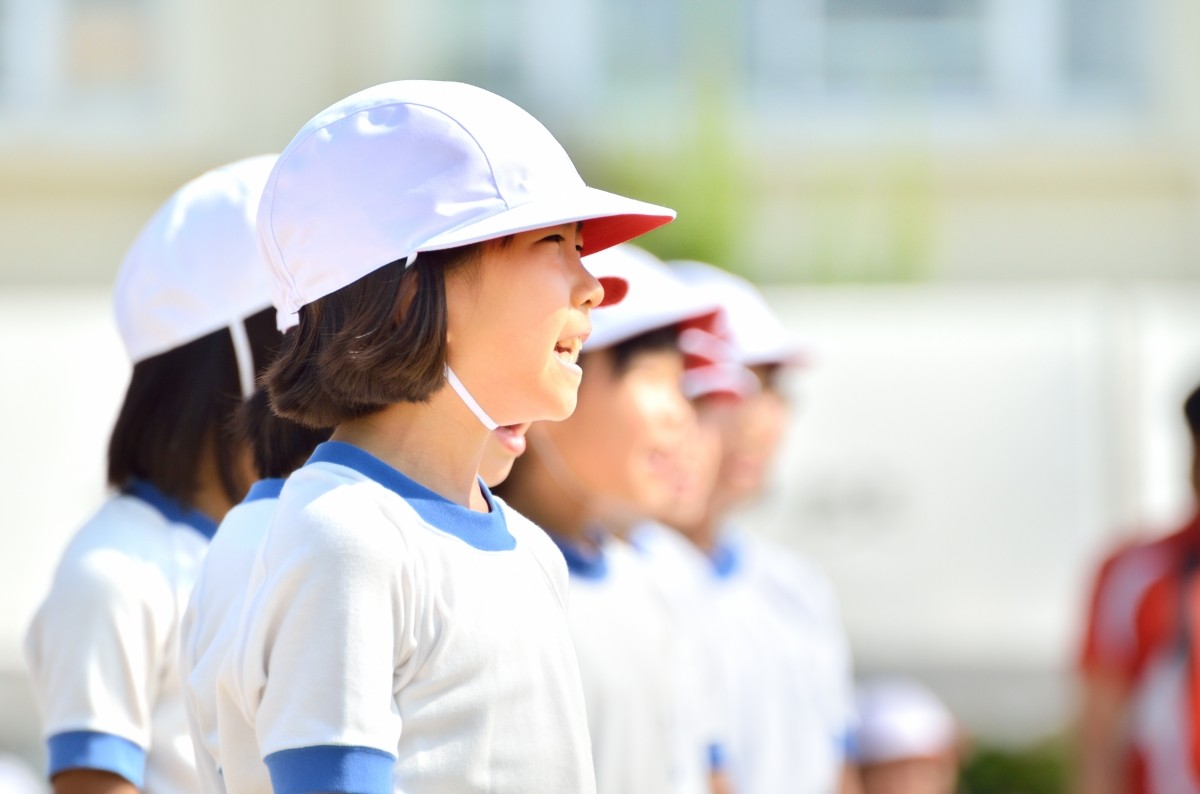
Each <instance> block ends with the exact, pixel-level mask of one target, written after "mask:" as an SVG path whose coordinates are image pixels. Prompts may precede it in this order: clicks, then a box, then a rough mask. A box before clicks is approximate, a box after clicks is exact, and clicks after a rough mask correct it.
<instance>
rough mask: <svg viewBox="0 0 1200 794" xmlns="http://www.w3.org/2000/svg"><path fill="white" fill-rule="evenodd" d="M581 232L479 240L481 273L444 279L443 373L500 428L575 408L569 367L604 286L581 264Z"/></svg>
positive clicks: (576, 380)
mask: <svg viewBox="0 0 1200 794" xmlns="http://www.w3.org/2000/svg"><path fill="white" fill-rule="evenodd" d="M582 247H583V234H582V230H581V225H580V224H577V223H568V224H563V225H561V226H553V227H549V228H545V229H538V230H536V231H531V232H521V233H519V234H515V235H512V236H511V237H508V238H505V239H504V240H496V241H490V242H488V243H485V244H484V246H483V250H482V253H481V261H480V264H479V266H478V267H475V268H465V269H462V270H459V271H455V272H453V273H451V274H449V275H448V276H447V279H446V303H447V309H448V313H449V323H448V324H449V329H448V332H447V339H448V343H449V360H450V366H451V368H452V369H453V370H454V372H455V374H457V375H458V377H459V378H460V379H461V380H462V381H463V383H464V384H465V385H466V387H467V389H468V390H469V391H470V392H471V394H472V396H473V397H474V398H475V400H476V401H478V402H479V404H480V405H481V406H482V407H483V409H484V410H485V411H486V412H487V413H488V415H489V416H491V417H492V419H493V420H495V421H496V422H498V423H500V424H501V425H514V424H521V423H525V422H531V421H536V420H540V419H550V420H560V419H565V418H566V417H568V416H570V415H571V413H572V412H573V411H574V410H575V402H576V398H577V396H578V390H579V384H580V380H581V377H582V370H581V369H580V368H579V366H578V364H577V363H576V361H577V359H578V358H579V351H580V348H581V347H582V346H583V342H584V340H585V339H587V336H588V334H589V333H590V332H591V319H590V317H589V314H590V312H591V309H592V308H593V307H595V306H597V305H599V303H600V301H601V300H603V298H604V289H603V288H602V287H601V286H600V282H599V281H597V280H596V278H595V277H594V276H592V275H591V274H590V273H589V272H588V271H587V270H585V269H584V267H583V263H582V262H581V261H580V251H581V250H582Z"/></svg>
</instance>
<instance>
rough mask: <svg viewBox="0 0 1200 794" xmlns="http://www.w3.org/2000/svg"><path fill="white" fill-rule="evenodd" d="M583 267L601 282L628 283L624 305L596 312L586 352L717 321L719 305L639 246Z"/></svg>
mask: <svg viewBox="0 0 1200 794" xmlns="http://www.w3.org/2000/svg"><path fill="white" fill-rule="evenodd" d="M586 234H587V232H586V231H585V232H584V235H585V240H586ZM583 263H584V265H586V266H587V268H588V270H590V271H591V272H592V273H594V274H595V275H596V277H597V278H599V279H600V280H601V282H603V281H604V280H605V279H606V278H613V277H616V278H620V279H623V280H625V281H626V282H628V284H629V290H628V292H626V293H625V297H624V300H623V301H621V303H620V304H619V305H616V306H613V307H612V308H607V309H605V310H604V311H602V312H594V313H593V314H592V333H591V335H590V336H589V337H588V340H587V342H585V343H584V345H583V350H584V352H585V353H586V352H589V351H593V350H600V349H602V348H605V347H612V346H613V345H615V344H618V343H619V342H624V341H625V340H626V339H632V338H633V337H635V336H639V335H641V334H644V333H648V332H650V331H654V330H657V329H659V328H667V327H670V326H683V325H684V324H686V323H691V322H696V321H701V322H702V324H708V325H711V324H712V323H715V322H717V316H718V314H719V313H720V310H721V307H720V306H719V305H718V304H717V302H716V301H714V300H712V299H711V297H709V296H707V295H705V294H702V293H701V292H699V291H697V290H693V289H690V288H689V287H688V286H687V285H686V284H684V283H683V282H681V281H680V280H679V279H678V278H676V277H675V275H674V274H673V273H672V272H671V269H670V268H668V267H667V266H666V265H665V264H663V263H662V261H661V260H660V259H659V258H658V257H656V256H654V254H652V253H650V252H649V251H645V250H643V249H641V248H638V247H637V246H635V245H629V244H625V245H618V246H615V247H613V248H609V249H607V250H606V251H603V252H601V253H598V254H593V255H591V256H587V257H585V258H584V260H583Z"/></svg>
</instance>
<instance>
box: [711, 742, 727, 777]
mask: <svg viewBox="0 0 1200 794" xmlns="http://www.w3.org/2000/svg"><path fill="white" fill-rule="evenodd" d="M726 763H727V761H726V758H725V745H723V744H721V743H720V742H713V743H712V744H710V745H709V746H708V771H709V773H710V774H712V773H716V772H723V771H725V764H726Z"/></svg>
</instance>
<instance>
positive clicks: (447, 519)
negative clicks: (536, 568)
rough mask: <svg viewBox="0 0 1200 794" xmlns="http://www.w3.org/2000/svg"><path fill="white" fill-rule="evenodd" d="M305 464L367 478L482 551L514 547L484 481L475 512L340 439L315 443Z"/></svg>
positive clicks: (513, 542) (427, 521)
mask: <svg viewBox="0 0 1200 794" xmlns="http://www.w3.org/2000/svg"><path fill="white" fill-rule="evenodd" d="M308 463H336V464H337V465H339V466H345V467H346V468H348V469H354V470H355V471H357V472H358V473H359V474H363V475H365V476H367V477H370V478H371V479H372V480H374V481H375V482H377V483H379V484H380V485H382V486H383V487H384V488H387V489H388V490H390V491H392V492H393V493H396V494H397V495H399V496H400V498H401V499H403V500H404V501H406V502H408V503H409V504H410V505H412V508H413V509H414V510H416V511H417V514H418V515H419V516H421V518H422V519H424V520H425V522H426V523H427V524H429V525H430V526H432V527H436V528H437V529H440V530H441V531H443V532H447V533H449V534H451V535H454V536H455V537H456V538H458V539H459V540H461V541H463V542H464V543H466V544H467V545H469V546H473V547H475V548H477V549H479V550H481V551H511V550H512V549H515V548H516V547H517V539H516V538H514V537H513V536H512V535H511V534H510V533H509V531H508V524H507V522H506V521H505V520H504V511H503V510H501V509H500V506H499V505H498V504H496V500H495V499H493V498H492V492H491V491H489V490H488V488H487V486H486V485H484V484H483V480H479V490H480V492H481V493H482V494H483V498H484V499H486V500H487V504H488V512H486V513H477V512H475V511H474V510H471V509H469V508H466V507H463V506H462V505H460V504H456V503H454V502H451V501H450V500H449V499H447V498H446V497H444V496H442V495H441V494H437V493H434V492H433V491H431V490H429V489H428V488H426V487H425V486H424V485H421V484H420V483H418V482H415V481H413V480H411V479H409V478H408V477H406V476H404V475H403V474H402V473H401V472H400V471H399V470H397V469H395V468H393V467H392V466H389V465H388V464H386V463H384V462H383V461H382V460H380V459H379V458H377V457H375V456H374V455H372V454H371V453H369V452H367V451H366V450H362V449H359V448H358V447H356V446H353V445H351V444H347V443H345V442H342V441H326V442H324V443H322V444H320V445H318V446H317V448H316V449H315V450H314V451H313V454H312V457H310V458H309V459H308ZM308 463H306V464H305V465H306V466H307V465H308Z"/></svg>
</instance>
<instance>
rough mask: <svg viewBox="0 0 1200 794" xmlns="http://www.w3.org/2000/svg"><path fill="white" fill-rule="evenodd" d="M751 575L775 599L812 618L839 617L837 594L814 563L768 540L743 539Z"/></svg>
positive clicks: (744, 551)
mask: <svg viewBox="0 0 1200 794" xmlns="http://www.w3.org/2000/svg"><path fill="white" fill-rule="evenodd" d="M738 542H739V544H740V547H741V553H742V554H743V555H744V559H745V566H746V569H747V574H748V575H749V576H751V577H752V578H753V579H754V580H755V581H756V582H757V583H758V584H759V585H761V586H762V587H764V588H765V589H766V590H767V592H768V594H769V595H770V596H772V597H776V598H780V599H783V600H784V601H785V602H791V603H792V604H793V605H795V606H799V607H802V608H803V609H804V610H805V611H806V612H809V613H812V614H824V615H826V616H830V615H836V613H837V612H838V599H837V591H836V589H835V588H834V586H833V582H832V580H830V578H829V576H828V575H827V574H826V573H825V571H824V570H822V569H821V567H820V566H819V565H817V564H816V562H814V561H813V560H810V559H808V558H807V557H805V556H803V555H801V554H798V553H796V552H794V551H792V550H791V549H789V548H787V547H786V546H784V545H783V544H781V543H778V542H776V541H773V540H769V539H767V538H762V537H759V536H756V535H742V536H741V537H740V538H739V541H738Z"/></svg>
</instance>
